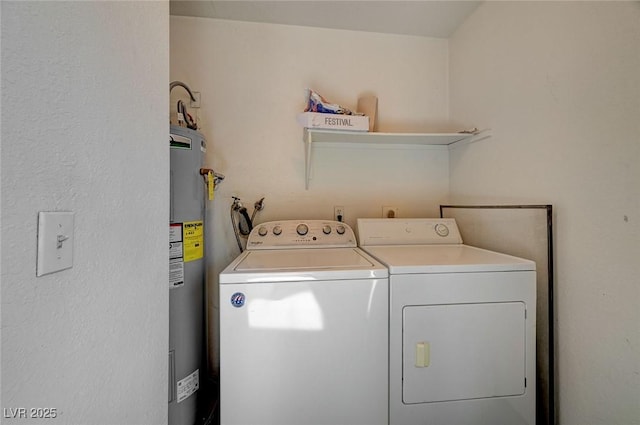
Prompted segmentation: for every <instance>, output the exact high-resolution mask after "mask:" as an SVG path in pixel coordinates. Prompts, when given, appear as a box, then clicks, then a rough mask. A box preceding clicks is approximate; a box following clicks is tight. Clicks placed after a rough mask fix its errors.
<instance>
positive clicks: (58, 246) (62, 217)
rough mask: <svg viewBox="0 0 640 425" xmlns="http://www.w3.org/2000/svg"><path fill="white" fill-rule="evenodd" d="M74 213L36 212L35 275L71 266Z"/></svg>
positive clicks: (42, 274)
mask: <svg viewBox="0 0 640 425" xmlns="http://www.w3.org/2000/svg"><path fill="white" fill-rule="evenodd" d="M74 216H75V213H73V212H66V211H64V212H62V211H40V212H39V213H38V259H37V264H36V276H44V275H46V274H49V273H55V272H58V271H60V270H65V269H69V268H71V267H72V266H73V219H74Z"/></svg>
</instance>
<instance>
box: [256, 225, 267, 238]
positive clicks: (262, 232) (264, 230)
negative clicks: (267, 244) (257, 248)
mask: <svg viewBox="0 0 640 425" xmlns="http://www.w3.org/2000/svg"><path fill="white" fill-rule="evenodd" d="M267 233H269V231H268V230H267V228H266V227H264V226H260V228H259V229H258V234H259V235H260V236H267Z"/></svg>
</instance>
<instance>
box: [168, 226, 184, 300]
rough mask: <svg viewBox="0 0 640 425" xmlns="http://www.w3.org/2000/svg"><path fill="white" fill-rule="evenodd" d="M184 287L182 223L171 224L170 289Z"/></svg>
mask: <svg viewBox="0 0 640 425" xmlns="http://www.w3.org/2000/svg"><path fill="white" fill-rule="evenodd" d="M182 285H184V252H183V244H182V223H171V224H169V288H177V287H179V286H182Z"/></svg>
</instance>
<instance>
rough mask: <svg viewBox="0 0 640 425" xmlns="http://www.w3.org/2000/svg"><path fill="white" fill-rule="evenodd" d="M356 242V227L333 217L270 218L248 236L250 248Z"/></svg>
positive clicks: (347, 245)
mask: <svg viewBox="0 0 640 425" xmlns="http://www.w3.org/2000/svg"><path fill="white" fill-rule="evenodd" d="M356 246H357V242H356V236H355V234H354V232H353V229H351V227H349V225H347V224H345V223H342V222H339V221H331V220H282V221H270V222H267V223H262V224H259V225H257V226H256V227H254V228H253V230H252V231H251V234H250V235H249V239H248V240H247V250H254V249H288V248H353V247H356Z"/></svg>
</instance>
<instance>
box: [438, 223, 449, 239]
mask: <svg viewBox="0 0 640 425" xmlns="http://www.w3.org/2000/svg"><path fill="white" fill-rule="evenodd" d="M435 231H436V233H437V234H438V236H442V237H445V236H449V228H448V227H447V225H446V224H443V223H438V224H436V226H435Z"/></svg>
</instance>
